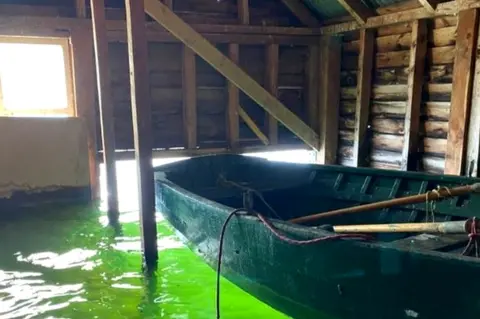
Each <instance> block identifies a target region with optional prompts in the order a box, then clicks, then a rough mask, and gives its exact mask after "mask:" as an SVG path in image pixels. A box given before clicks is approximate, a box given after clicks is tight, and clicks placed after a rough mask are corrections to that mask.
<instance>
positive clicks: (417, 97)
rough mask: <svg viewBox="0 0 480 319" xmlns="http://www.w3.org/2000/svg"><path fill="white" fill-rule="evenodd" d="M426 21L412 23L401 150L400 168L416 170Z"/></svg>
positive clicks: (425, 50) (425, 44) (425, 45)
mask: <svg viewBox="0 0 480 319" xmlns="http://www.w3.org/2000/svg"><path fill="white" fill-rule="evenodd" d="M427 40H428V39H427V22H426V21H425V20H417V21H415V22H413V25H412V42H411V45H410V63H409V68H408V70H409V73H408V80H407V81H408V99H407V107H406V111H405V135H404V142H403V150H402V165H401V169H402V170H405V171H406V170H413V171H416V170H418V168H419V167H418V164H419V160H420V158H419V139H420V136H419V134H420V109H421V104H422V88H423V84H424V73H425V58H426V55H427Z"/></svg>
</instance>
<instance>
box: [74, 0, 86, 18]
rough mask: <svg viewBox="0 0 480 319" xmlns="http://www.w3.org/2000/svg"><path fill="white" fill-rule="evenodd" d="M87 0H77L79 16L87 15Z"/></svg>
mask: <svg viewBox="0 0 480 319" xmlns="http://www.w3.org/2000/svg"><path fill="white" fill-rule="evenodd" d="M86 1H87V0H75V11H76V13H77V17H79V18H86V17H87V4H86Z"/></svg>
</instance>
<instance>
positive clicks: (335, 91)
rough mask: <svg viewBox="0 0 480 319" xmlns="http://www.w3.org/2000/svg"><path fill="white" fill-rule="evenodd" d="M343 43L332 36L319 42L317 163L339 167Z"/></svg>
mask: <svg viewBox="0 0 480 319" xmlns="http://www.w3.org/2000/svg"><path fill="white" fill-rule="evenodd" d="M341 49H342V46H341V40H340V38H336V37H333V36H325V37H322V38H321V39H320V47H319V55H320V58H319V62H318V74H319V88H318V98H319V100H318V101H319V105H318V106H319V107H318V128H319V133H320V134H319V136H320V151H319V152H318V153H317V162H318V163H320V164H336V162H337V146H338V121H339V109H340V105H339V104H340V69H341V56H342V55H341V52H342V51H341Z"/></svg>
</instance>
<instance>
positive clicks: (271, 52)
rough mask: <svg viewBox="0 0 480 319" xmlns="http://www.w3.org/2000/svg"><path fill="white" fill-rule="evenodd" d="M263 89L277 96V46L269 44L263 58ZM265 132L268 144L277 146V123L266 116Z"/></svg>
mask: <svg viewBox="0 0 480 319" xmlns="http://www.w3.org/2000/svg"><path fill="white" fill-rule="evenodd" d="M265 65H266V66H265V72H266V75H265V87H266V89H267V90H268V92H270V94H272V95H273V96H274V97H275V98H276V97H277V95H278V92H277V91H278V44H269V45H268V46H267V51H266V56H265ZM266 119H267V123H266V126H267V132H268V138H269V140H270V144H272V145H275V144H278V122H277V120H276V119H275V117H273V116H272V115H268V114H267V117H266Z"/></svg>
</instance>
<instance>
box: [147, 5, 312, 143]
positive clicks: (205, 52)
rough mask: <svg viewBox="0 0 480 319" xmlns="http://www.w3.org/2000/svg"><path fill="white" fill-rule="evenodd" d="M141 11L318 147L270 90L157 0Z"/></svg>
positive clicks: (301, 137) (287, 126)
mask: <svg viewBox="0 0 480 319" xmlns="http://www.w3.org/2000/svg"><path fill="white" fill-rule="evenodd" d="M144 3H145V11H146V12H147V14H148V15H150V16H151V17H152V18H153V19H155V20H156V21H157V22H158V23H160V24H161V25H162V26H163V27H164V28H166V29H167V30H168V31H170V32H171V33H172V34H173V35H175V36H176V37H177V38H178V39H180V40H181V41H182V42H183V43H184V44H185V45H186V46H188V47H190V48H191V49H192V50H193V51H194V52H195V53H197V54H198V55H199V56H200V57H202V58H203V59H204V60H205V61H206V62H207V63H209V64H210V65H211V66H212V67H213V68H214V69H216V70H217V71H218V72H219V73H220V74H222V75H223V76H225V78H227V79H228V80H229V81H231V82H233V83H234V84H235V85H236V86H237V87H238V88H239V89H240V90H242V91H243V92H244V93H245V94H246V95H248V96H249V97H250V98H251V99H252V100H254V101H255V102H256V103H257V104H258V105H260V106H261V107H262V108H263V109H264V110H265V111H267V112H268V113H269V114H270V115H272V116H273V117H275V118H276V119H277V120H278V121H279V122H281V123H282V124H283V125H284V126H285V127H286V128H288V129H289V130H290V131H292V132H293V133H294V134H295V135H297V136H298V137H299V138H300V139H301V140H302V141H303V142H305V143H306V144H307V145H309V146H310V147H312V148H313V149H315V150H318V135H317V134H316V133H315V131H313V130H312V129H311V128H310V127H309V126H308V125H307V124H305V123H304V122H303V121H302V120H301V119H300V118H298V116H296V115H295V114H294V113H293V112H292V111H290V110H289V109H288V108H287V107H286V106H285V105H283V104H282V103H281V102H280V101H279V100H278V99H276V98H275V97H274V96H273V95H272V94H271V93H269V92H268V91H267V90H265V89H264V88H263V87H262V86H261V85H260V84H258V83H257V82H256V81H255V80H254V79H252V77H250V76H249V75H248V74H247V73H246V72H245V71H243V70H242V69H241V68H240V67H239V66H237V65H236V64H235V63H234V62H232V61H231V60H230V59H228V57H226V56H225V55H224V54H223V53H222V52H220V51H219V50H218V49H217V48H216V47H215V46H214V45H213V44H211V43H210V42H209V41H208V40H207V39H205V38H204V37H202V35H201V34H199V33H198V32H196V31H195V30H194V29H193V28H192V27H190V26H189V25H188V24H187V23H185V22H184V21H183V20H182V19H180V18H179V17H178V16H177V15H176V14H175V13H173V12H172V11H171V10H169V9H168V8H167V7H166V6H165V5H164V4H162V3H161V2H159V1H158V0H144Z"/></svg>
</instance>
